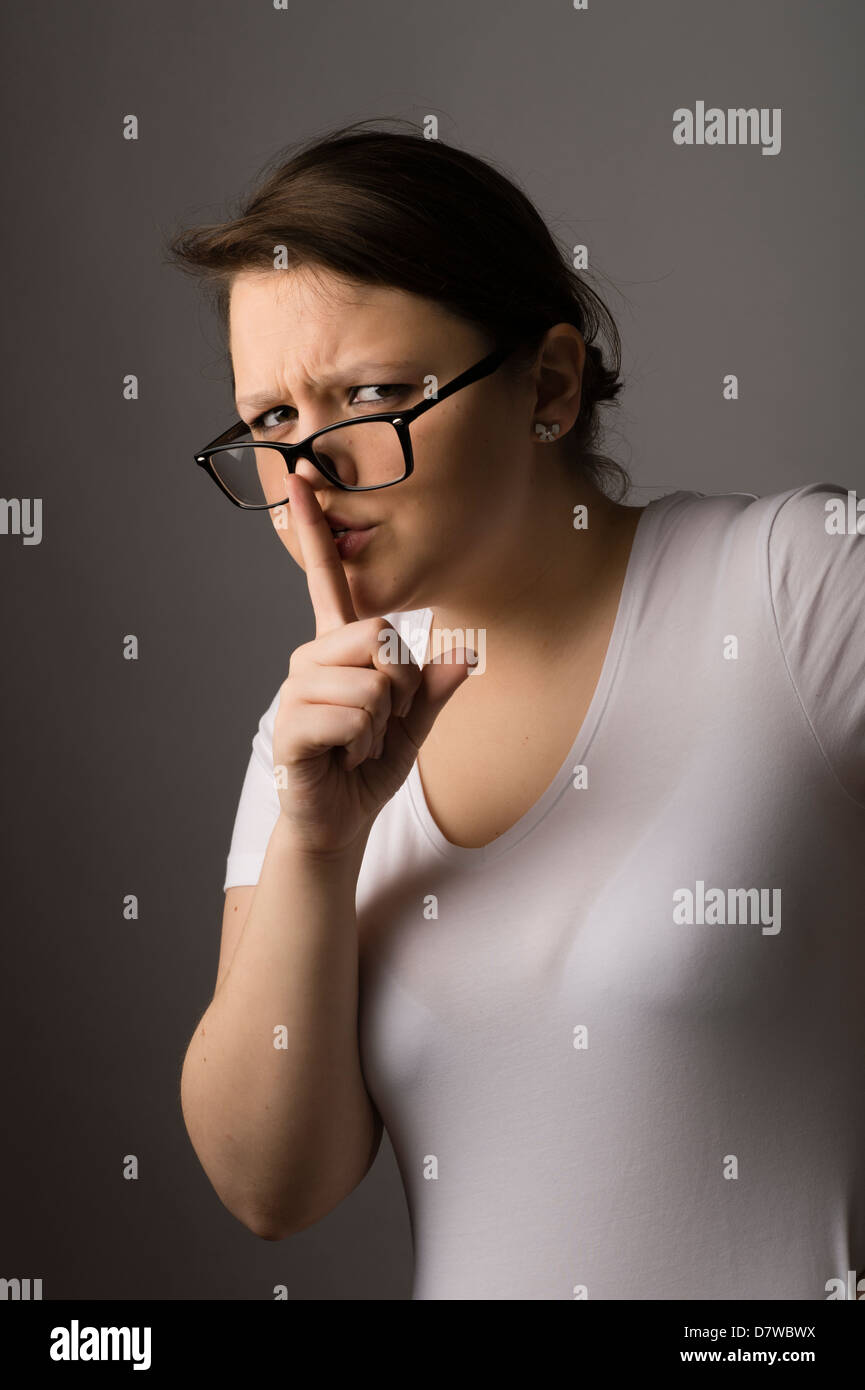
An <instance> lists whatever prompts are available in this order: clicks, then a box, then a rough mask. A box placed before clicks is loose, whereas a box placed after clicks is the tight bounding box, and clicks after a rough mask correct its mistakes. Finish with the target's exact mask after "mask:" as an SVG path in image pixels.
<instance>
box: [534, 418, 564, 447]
mask: <svg viewBox="0 0 865 1390" xmlns="http://www.w3.org/2000/svg"><path fill="white" fill-rule="evenodd" d="M558 432H559V427H558V425H557V424H552V425H549V426H547V425H543V424H540V423H539V424H537V425H535V434H537V435H539V436H540V438H541V439H542V440H543V442H544V443H545V444H548V443H549V442H550V440H551V439H555V437H556V435H557V434H558Z"/></svg>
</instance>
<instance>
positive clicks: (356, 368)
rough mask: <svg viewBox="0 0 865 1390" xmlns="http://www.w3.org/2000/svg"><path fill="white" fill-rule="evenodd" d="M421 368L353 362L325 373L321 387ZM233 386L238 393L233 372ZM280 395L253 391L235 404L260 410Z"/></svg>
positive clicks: (409, 364) (411, 364)
mask: <svg viewBox="0 0 865 1390" xmlns="http://www.w3.org/2000/svg"><path fill="white" fill-rule="evenodd" d="M419 367H420V363H419V362H417V361H409V360H407V359H403V360H400V361H397V360H393V361H390V362H353V363H352V364H351V366H350V367H346V368H345V369H344V370H343V371H340V372H331V373H325V375H324V376H323V377H322V378H321V380H320V382H319V385H320V386H333V385H334V384H335V383H338V382H340V381H346V380H347V379H348V378H349V377H352V378H354V380H355V382H357V378H358V376H359V375H360V373H361V372H377V373H379V374H381V373H386V372H401V371H406V370H408V371H411V372H415V371H417V370H418V369H419ZM381 380H382V381H383V380H384V377H383V376H382V377H381ZM364 384H365V385H378V384H379V383H377V382H371V381H370V382H366V383H364ZM231 385H232V388H233V390H234V391H235V392H236V390H237V384H236V382H235V379H234V372H233V371H232V373H231ZM278 394H279V392H278V391H253V392H251V393H250V395H248V396H244V397H242V398H238V397H237V396H236V395H235V401H234V404H235V405H236V407H237V410H238V412H241V411H242V410H244V409H246V410H259V409H261V408H262V407H264V406H272V405H273V402H274V400H275V399H276V397H277V395H278Z"/></svg>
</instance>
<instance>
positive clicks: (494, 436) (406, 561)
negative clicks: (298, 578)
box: [230, 267, 536, 618]
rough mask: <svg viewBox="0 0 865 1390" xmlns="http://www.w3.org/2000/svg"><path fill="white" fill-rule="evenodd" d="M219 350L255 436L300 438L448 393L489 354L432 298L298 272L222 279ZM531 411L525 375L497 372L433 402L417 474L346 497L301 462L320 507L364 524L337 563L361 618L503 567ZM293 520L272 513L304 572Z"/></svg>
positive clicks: (519, 496)
mask: <svg viewBox="0 0 865 1390" xmlns="http://www.w3.org/2000/svg"><path fill="white" fill-rule="evenodd" d="M230 349H231V356H232V362H233V367H234V377H235V386H236V397H237V407H238V412H239V414H240V415H241V417H242V418H243V419H244V420H246V422H247V423H248V424H252V423H253V422H255V421H259V425H258V426H257V431H258V437H259V438H261V439H267V440H268V441H273V442H275V443H297V442H298V441H299V440H301V439H305V438H306V437H307V435H310V434H312V433H313V431H314V430H317V429H321V428H322V427H323V426H325V425H330V424H333V423H335V422H336V421H338V420H348V419H356V418H362V417H363V416H364V415H370V414H374V413H376V412H380V411H398V410H400V409H403V408H405V409H408V408H409V407H410V406H413V405H415V404H417V403H418V402H420V401H422V400H424V398H425V397H424V388H425V378H426V379H428V378H429V377H430V376H433V377H435V382H434V383H433V387H436V386H437V387H439V388H440V387H443V386H445V385H446V384H447V382H449V381H450V380H452V378H453V377H455V376H458V375H459V374H460V373H461V372H463V371H465V370H466V368H468V367H470V366H472V365H473V364H474V363H476V362H477V361H479V360H480V359H481V358H482V357H484V356H485V355H486V353H487V352H489V351H490V349H491V344H490V342H489V341H488V340H486V339H485V338H484V336H483V334H482V333H481V332H480V331H479V330H477V329H475V328H474V327H473V326H471V325H469V324H467V323H465V322H464V321H463V320H461V319H459V318H456V317H455V316H453V315H452V314H450V313H449V312H448V311H447V310H444V309H442V308H441V307H440V306H439V305H438V304H436V303H434V302H433V301H430V300H426V299H422V298H418V297H416V296H414V295H411V294H407V293H405V292H403V291H401V290H395V289H392V288H389V287H382V286H370V285H358V284H356V283H354V282H349V281H347V280H345V279H343V278H342V277H340V276H337V275H334V274H333V273H331V272H329V271H325V270H317V271H316V272H315V273H314V274H313V273H312V272H311V271H310V270H309V269H308V268H306V267H301V268H299V269H297V270H291V271H286V270H283V271H263V272H260V271H244V272H241V273H239V274H238V275H237V276H236V277H235V278H234V280H233V282H232V288H231V299H230ZM427 394H429V388H428V387H427ZM253 397H255V398H256V399H255V401H253V400H252V398H253ZM535 404H536V396H535V392H534V390H533V386H532V382H531V379H530V378H528V377H526V378H525V379H524V384H520V385H519V386H518V387H517V386H515V383H514V380H513V377H511V376H509V375H507V374H506V368H504V369H500V370H499V371H498V372H494V373H493V374H492V375H490V376H488V377H485V378H483V379H482V380H480V381H477V382H473V383H472V384H471V385H470V386H467V387H465V389H464V390H461V391H457V392H456V393H455V394H454V395H453V396H452V397H448V398H446V399H445V400H443V401H441V402H437V403H436V405H435V407H434V408H433V409H431V410H430V411H428V412H427V413H425V414H424V415H422V416H421V417H420V418H419V419H418V420H417V421H416V422H415V423H413V424H412V426H411V440H412V451H413V455H414V472H413V473H412V474H411V475H410V477H408V478H407V479H406V480H405V481H404V482H400V483H397V484H395V485H394V486H393V487H388V488H382V489H377V490H375V491H371V492H346V491H343V490H341V489H339V488H337V487H334V485H333V484H332V483H331V482H329V481H328V479H327V478H325V477H324V476H323V474H321V473H319V472H318V470H317V469H316V468H315V467H314V466H313V465H312V464H311V463H309V462H308V461H307V460H304V459H301V460H300V461H299V462H298V464H297V472H298V473H299V474H301V475H302V476H303V477H304V478H305V479H306V480H307V481H308V482H309V484H310V485H311V487H312V488H313V489H314V490H315V493H316V496H317V499H318V502H319V505H320V506H321V507H322V509H323V510H324V511H326V512H331V513H334V514H336V515H338V516H340V517H344V518H345V519H346V520H348V521H350V522H351V523H352V525H353V526H371V525H374V527H375V530H374V531H373V532H372V535H371V536H370V538H369V540H368V541H367V544H366V545H365V546H364V548H363V550H362V551H361V552H360V553H359V554H358V555H356V556H355V557H349V558H345V559H344V560H343V565H344V569H345V573H346V577H347V579H348V584H349V588H350V590H351V594H352V599H353V601H354V607H355V612H356V613H357V615H358V617H359V618H364V617H372V616H376V615H380V614H384V613H386V612H391V611H400V610H407V609H415V608H422V607H426V606H427V605H429V606H434V605H444V604H446V603H447V602H448V601H449V600H453V601H454V602H459V600H460V597H461V596H465V595H466V594H470V593H471V592H477V591H478V586H479V585H480V586H482V587H483V586H484V585H485V584H486V583H487V582H488V584H489V585H490V587H493V586H494V585H495V583H496V580H497V576H500V575H502V574H506V573H507V570H508V567H509V566H512V565H513V556H514V553H515V550H516V548H517V547H518V545H519V540H520V525H521V517H524V516H525V514H526V507H527V505H528V502H529V498H528V496H527V492H528V489H529V487H530V482H531V478H532V450H533V449H534V448H535V447H536V445H535V442H534V441H533V436H532V432H531V430H532V419H533V411H534V406H535ZM262 416H263V417H264V418H263V420H261V417H262ZM261 424H265V425H266V426H267V427H268V428H267V431H266V433H261V432H260V428H261ZM290 511H291V509H290V507H288V506H286V507H284V508H280V509H279V510H278V511H276V510H274V511H271V512H270V513H269V515H270V516H271V518H272V520H273V521H274V527H275V529H276V533H277V535H278V536H279V538H280V540H281V541H282V543H283V545H284V546H285V547H286V549H287V550H288V551H289V553H290V554H291V556H292V557H293V559H294V560H295V561H296V562H297V563H298V565H300V566H301V567H303V557H302V552H301V547H300V544H299V541H298V537H297V534H296V531H295V527H294V524H293V522H292V519H291V515H290Z"/></svg>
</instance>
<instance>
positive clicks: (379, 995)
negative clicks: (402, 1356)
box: [172, 128, 865, 1299]
mask: <svg viewBox="0 0 865 1390" xmlns="http://www.w3.org/2000/svg"><path fill="white" fill-rule="evenodd" d="M172 251H173V254H174V255H175V257H176V259H177V262H178V263H179V264H181V265H182V266H184V267H186V268H189V269H192V270H194V271H196V272H198V273H202V274H204V275H205V276H206V277H207V279H208V282H210V283H212V284H213V285H214V286H215V288H216V290H217V306H218V308H219V310H220V312H221V314H222V320H223V323H224V324H225V327H226V329H227V332H228V347H229V351H230V358H231V364H232V369H233V379H234V386H235V389H236V403H237V409H238V413H239V415H240V417H241V419H240V421H239V422H238V423H237V425H236V426H234V427H232V428H231V429H230V430H227V431H226V432H225V433H224V434H223V435H221V436H219V437H218V438H217V439H216V440H214V441H213V442H212V443H211V445H209V446H208V448H207V449H206V450H202V452H201V454H200V455H198V458H199V460H200V461H201V462H202V463H203V464H204V465H205V466H206V467H207V468H208V470H209V471H210V472H211V475H212V476H213V478H214V479H215V480H216V481H217V482H218V484H219V486H220V487H221V488H222V490H223V492H225V493H226V495H227V496H228V497H229V498H230V499H231V500H232V501H233V502H235V503H238V504H240V505H242V506H250V507H256V506H257V507H267V508H269V509H270V515H271V518H272V520H273V523H274V529H275V531H276V534H277V536H278V538H279V539H280V540H281V541H282V543H283V544H284V545H285V547H286V549H287V550H288V552H289V554H290V555H291V556H292V558H293V559H294V560H295V561H296V563H297V564H298V565H300V566H301V567H302V569H303V570H304V571H305V574H306V580H307V583H308V587H309V594H310V600H311V603H312V608H313V611H314V614H315V621H316V631H315V637H314V639H313V640H311V641H309V642H306V643H304V644H303V645H301V646H299V647H298V648H297V649H296V650H295V651H294V652H293V653H292V654H291V658H290V661H289V663H288V674H287V676H286V678H285V680H284V681H283V682H282V684H281V685H280V687H279V689H278V691H277V692H276V694H275V695H274V697H273V699H272V701H271V703H270V704H269V707H268V709H267V710H266V711H265V713H264V715H263V716H262V719H261V721H260V724H259V727H258V731H257V733H256V734H255V737H254V739H253V743H252V756H251V759H250V763H249V768H248V772H247V775H246V780H245V782H244V785H243V789H242V793H241V798H240V805H239V808H238V812H237V818H236V822H235V827H234V834H233V838H232V842H231V849H230V854H229V858H228V871H227V875H226V879H225V890H226V892H225V911H224V919H223V927H222V946H221V952H220V958H219V966H218V976H217V982H216V987H215V991H214V995H213V999H212V1002H211V1003H210V1005H209V1007H208V1009H207V1011H206V1012H205V1014H204V1017H203V1018H202V1020H201V1022H200V1024H199V1025H198V1027H197V1028H196V1031H195V1034H194V1036H193V1038H192V1040H191V1042H190V1045H189V1049H188V1052H187V1056H186V1060H185V1065H184V1070H183V1078H182V1099H183V1110H184V1116H185V1121H186V1124H187V1128H188V1131H189V1134H190V1138H191V1141H192V1143H193V1145H194V1147H195V1149H196V1152H197V1153H198V1155H199V1158H200V1160H201V1162H202V1164H203V1166H204V1168H205V1170H206V1172H207V1174H208V1177H209V1179H210V1181H211V1182H212V1184H213V1186H214V1188H215V1190H216V1192H217V1193H218V1194H219V1196H220V1198H221V1200H222V1201H223V1202H224V1203H225V1205H226V1206H227V1207H228V1208H229V1209H230V1210H231V1211H232V1212H233V1213H235V1215H236V1216H238V1218H239V1219H240V1220H241V1221H243V1222H244V1223H245V1224H246V1225H247V1226H248V1227H250V1229H252V1230H253V1231H255V1232H257V1233H258V1234H259V1235H261V1236H263V1237H264V1238H265V1239H270V1240H273V1239H280V1238H282V1237H284V1236H286V1235H288V1234H290V1233H293V1232H296V1231H298V1230H301V1229H302V1228H304V1227H307V1226H309V1225H310V1224H311V1223H313V1222H315V1221H317V1220H318V1219H320V1218H321V1217H322V1216H324V1215H325V1214H326V1213H327V1212H329V1211H330V1210H332V1209H333V1208H334V1207H335V1206H336V1205H337V1204H338V1203H339V1202H340V1201H341V1200H342V1199H343V1198H344V1197H346V1196H347V1194H348V1193H349V1192H351V1191H352V1190H353V1189H354V1188H355V1187H356V1186H357V1184H358V1183H359V1182H360V1181H361V1180H362V1178H363V1177H364V1174H365V1173H366V1172H367V1171H368V1169H369V1167H370V1165H371V1164H372V1162H373V1160H374V1158H375V1155H376V1153H377V1150H378V1146H379V1142H380V1138H381V1133H382V1126H383V1125H385V1126H386V1127H387V1130H388V1134H389V1136H390V1138H391V1140H392V1143H393V1146H394V1150H395V1153H396V1155H397V1159H398V1162H399V1165H400V1170H401V1173H402V1177H403V1180H404V1183H405V1190H406V1195H407V1200H408V1204H409V1211H410V1216H411V1224H412V1234H413V1239H414V1246H415V1282H414V1290H413V1297H414V1298H416V1299H573V1298H584V1297H588V1298H592V1299H599V1298H600V1299H672V1298H684V1299H757V1298H778V1299H824V1298H828V1297H838V1296H840V1297H845V1296H850V1290H851V1288H852V1287H853V1284H854V1283H855V1275H856V1272H857V1271H860V1272H861V1271H862V1270H863V1266H865V1104H863V1098H862V1086H861V1058H862V1056H863V1051H865V1008H863V993H865V923H863V912H862V895H863V878H862V863H863V858H865V856H863V851H865V680H863V664H865V616H863V614H865V609H863V603H862V595H863V593H865V539H863V536H862V535H861V534H859V531H858V530H857V517H860V516H861V517H862V518H863V519H862V527H861V529H862V531H865V515H863V512H865V504H863V511H857V498H856V496H855V493H853V492H851V491H848V489H847V487H846V486H844V485H843V484H838V483H829V482H812V483H808V484H805V485H804V486H798V487H793V488H791V489H789V490H787V491H785V492H782V493H779V494H776V495H774V496H768V497H758V496H756V495H754V494H750V493H748V494H740V493H732V494H722V495H717V496H706V495H704V494H702V493H699V492H693V491H678V492H673V493H672V494H669V495H667V496H664V497H661V498H659V499H657V500H654V501H652V502H650V503H649V504H648V505H647V506H645V507H632V506H627V505H623V504H622V502H621V496H622V493H623V490H626V485H627V477H626V475H624V474H623V473H622V470H618V473H617V469H616V465H614V464H612V463H611V461H610V460H608V459H605V458H604V457H603V456H601V455H599V454H598V453H597V452H596V450H595V448H594V445H595V443H596V441H597V437H598V431H599V416H598V407H599V404H600V403H601V402H603V401H610V400H613V399H614V398H615V396H616V393H617V391H618V390H619V386H620V383H619V381H618V366H619V359H618V339H617V335H616V330H615V326H614V324H613V323H612V321H611V319H610V318H609V315H608V314H607V312H606V310H605V308H604V306H603V305H602V303H601V301H600V300H599V299H598V298H597V296H595V295H594V294H593V292H592V291H591V290H590V289H589V288H588V286H587V285H585V284H584V283H583V282H582V280H581V279H580V277H579V276H578V275H577V274H576V272H575V271H574V270H572V269H571V268H570V266H569V265H568V264H567V262H566V261H565V259H564V258H563V256H562V254H561V252H560V251H559V250H558V249H557V247H556V244H555V242H554V240H553V239H552V237H551V236H550V234H549V232H548V231H547V229H546V228H545V226H544V224H543V222H542V221H541V219H540V218H539V216H538V214H537V213H536V211H535V210H534V209H533V208H532V206H531V204H530V203H529V202H528V200H527V199H526V198H525V197H524V195H523V194H522V193H521V192H520V191H519V190H518V189H517V188H516V187H515V186H514V185H513V184H512V183H511V182H510V181H509V180H508V179H506V178H505V177H504V176H503V175H501V174H500V173H498V172H497V171H496V170H494V169H493V168H491V167H490V166H489V165H488V164H486V163H484V162H482V161H481V160H479V159H477V158H474V157H472V156H471V155H469V154H466V153H465V152H463V151H460V150H457V149H453V148H450V147H448V146H446V145H443V144H441V143H440V142H429V141H426V140H424V139H422V138H420V137H417V136H413V135H405V134H395V133H390V132H386V131H381V130H366V129H362V128H360V129H358V128H349V129H348V130H345V129H343V130H341V131H337V132H335V133H333V134H332V135H331V136H329V137H326V138H325V139H324V140H320V141H317V142H315V143H313V144H311V145H309V146H307V147H305V148H304V149H301V150H300V151H299V152H297V153H296V154H295V155H294V156H293V157H292V158H291V159H289V160H288V161H287V162H285V163H282V164H280V165H279V166H278V167H277V168H276V170H275V172H272V173H271V175H270V176H269V177H268V179H267V181H266V182H265V183H264V184H263V186H262V187H260V188H259V190H258V191H257V192H256V194H255V195H254V196H253V197H252V198H251V199H250V200H249V201H248V203H247V204H246V205H245V206H244V207H242V208H241V209H240V211H239V212H238V213H237V215H236V216H234V217H233V218H232V219H231V220H229V221H227V222H226V223H224V224H221V225H218V226H212V227H205V228H199V229H195V230H193V231H192V232H189V233H185V234H183V235H181V236H179V237H177V238H176V239H175V240H174V242H173V243H172ZM601 331H603V332H604V333H605V335H606V336H607V337H608V339H609V340H610V342H611V344H612V361H611V362H610V363H608V362H607V361H606V360H605V357H604V353H603V351H602V349H601V347H600V346H599V345H598V343H597V342H596V341H595V339H596V338H597V336H598V335H599V333H600V332H601ZM335 426H338V427H339V428H334V427H335ZM313 436H314V437H313ZM611 481H612V482H617V483H618V493H619V496H618V498H614V497H613V496H612V495H611V491H616V490H617V489H616V488H612V489H608V487H607V484H609V483H610V482H611ZM842 522H843V524H842ZM274 621H275V633H274V640H277V641H278V640H279V638H278V633H279V631H280V630H281V623H280V622H279V621H278V619H277V614H276V611H275V610H274ZM397 633H399V637H397ZM436 635H438V640H437V637H436ZM431 636H432V640H429V639H430V637H431Z"/></svg>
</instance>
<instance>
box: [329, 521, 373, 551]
mask: <svg viewBox="0 0 865 1390" xmlns="http://www.w3.org/2000/svg"><path fill="white" fill-rule="evenodd" d="M377 530H378V524H377V523H376V522H374V523H373V524H372V525H370V526H364V527H359V526H357V527H350V528H349V529H348V530H347V531H346V533H345V535H344V536H334V538H333V543H334V545H335V546H336V548H337V550H338V551H339V558H340V559H341V560H353V559H354V558H355V556H356V555H359V554H360V552H361V551H362V550H365V549H366V546H367V544H368V542H369V540H370V538H371V536H372V535H373V533H374V532H375V531H377Z"/></svg>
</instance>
